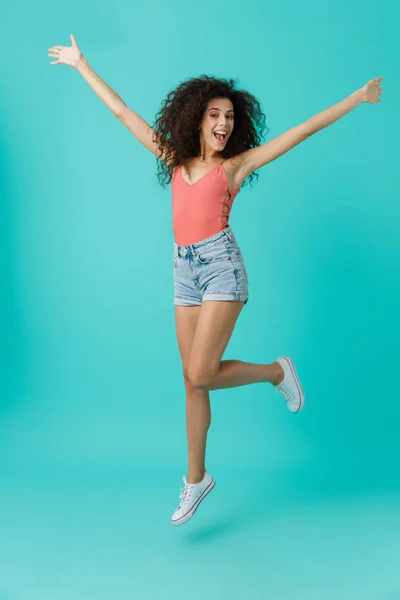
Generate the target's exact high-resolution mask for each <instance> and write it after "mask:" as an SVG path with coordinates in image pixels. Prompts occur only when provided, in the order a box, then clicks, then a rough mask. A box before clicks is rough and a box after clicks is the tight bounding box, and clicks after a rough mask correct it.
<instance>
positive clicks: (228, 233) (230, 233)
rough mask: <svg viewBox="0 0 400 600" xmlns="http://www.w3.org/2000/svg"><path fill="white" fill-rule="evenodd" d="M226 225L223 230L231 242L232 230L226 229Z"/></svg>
mask: <svg viewBox="0 0 400 600" xmlns="http://www.w3.org/2000/svg"><path fill="white" fill-rule="evenodd" d="M227 229H228V227H226V228H225V229H223V232H224V233H225V235H226V237H227V238H228V240H229V241H230V242H231V241H232V232H231V231H227Z"/></svg>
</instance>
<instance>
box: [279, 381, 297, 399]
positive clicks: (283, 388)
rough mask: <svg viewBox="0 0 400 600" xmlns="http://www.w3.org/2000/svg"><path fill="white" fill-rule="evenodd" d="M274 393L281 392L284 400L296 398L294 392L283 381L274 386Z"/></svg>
mask: <svg viewBox="0 0 400 600" xmlns="http://www.w3.org/2000/svg"><path fill="white" fill-rule="evenodd" d="M275 393H276V394H279V393H281V394H282V396H283V397H284V398H285V400H286V402H288V401H289V400H296V394H295V393H294V392H293V390H291V389H290V388H289V387H288V386H287V385H286V383H284V382H283V381H282V383H280V384H279V385H277V386H276V387H275Z"/></svg>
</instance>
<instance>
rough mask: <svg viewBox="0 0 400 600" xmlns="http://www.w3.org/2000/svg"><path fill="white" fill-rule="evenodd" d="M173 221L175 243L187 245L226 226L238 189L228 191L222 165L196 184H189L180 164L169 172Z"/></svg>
mask: <svg viewBox="0 0 400 600" xmlns="http://www.w3.org/2000/svg"><path fill="white" fill-rule="evenodd" d="M171 185H172V221H173V230H174V237H175V242H176V243H177V244H178V245H179V246H189V244H195V243H196V242H199V241H200V240H204V239H205V238H208V237H211V236H212V235H215V234H216V233H219V232H220V231H222V229H225V227H227V226H228V225H229V216H230V213H231V208H232V204H233V201H234V199H235V197H236V195H237V194H238V193H239V192H240V188H239V189H238V190H231V189H230V188H229V186H228V178H227V176H226V172H225V169H224V168H223V166H222V164H219V165H217V166H216V167H214V169H211V171H208V173H206V174H205V175H203V176H202V177H201V178H200V179H199V180H198V181H196V182H195V183H188V182H187V181H186V180H185V179H184V178H183V175H182V167H181V165H179V166H178V167H175V169H174V172H173V174H172V182H171Z"/></svg>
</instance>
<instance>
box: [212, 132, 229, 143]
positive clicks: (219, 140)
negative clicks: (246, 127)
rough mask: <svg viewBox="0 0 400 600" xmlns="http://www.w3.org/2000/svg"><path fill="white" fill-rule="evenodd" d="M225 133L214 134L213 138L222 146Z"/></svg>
mask: <svg viewBox="0 0 400 600" xmlns="http://www.w3.org/2000/svg"><path fill="white" fill-rule="evenodd" d="M226 136H227V133H217V132H214V137H215V138H216V140H217V142H218V143H219V144H223V143H224V141H225V139H226Z"/></svg>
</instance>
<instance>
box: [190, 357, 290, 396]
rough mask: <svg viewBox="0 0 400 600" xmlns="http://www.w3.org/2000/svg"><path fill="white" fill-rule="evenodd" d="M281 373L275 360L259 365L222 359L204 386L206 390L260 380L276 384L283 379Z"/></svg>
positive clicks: (259, 381) (258, 381)
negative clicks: (217, 368) (269, 363)
mask: <svg viewBox="0 0 400 600" xmlns="http://www.w3.org/2000/svg"><path fill="white" fill-rule="evenodd" d="M283 375H284V373H283V369H282V367H281V366H280V365H279V364H278V363H277V362H274V363H272V364H271V365H262V364H261V365H260V364H253V363H246V362H242V361H240V360H223V361H221V363H220V366H219V370H218V373H216V375H214V376H213V377H212V378H211V379H210V381H209V382H207V384H206V385H205V386H204V387H205V389H207V390H219V389H222V388H231V387H239V386H241V385H248V384H249V383H261V382H266V383H272V384H273V385H278V384H279V383H281V382H282V381H283ZM200 387H202V386H200Z"/></svg>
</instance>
